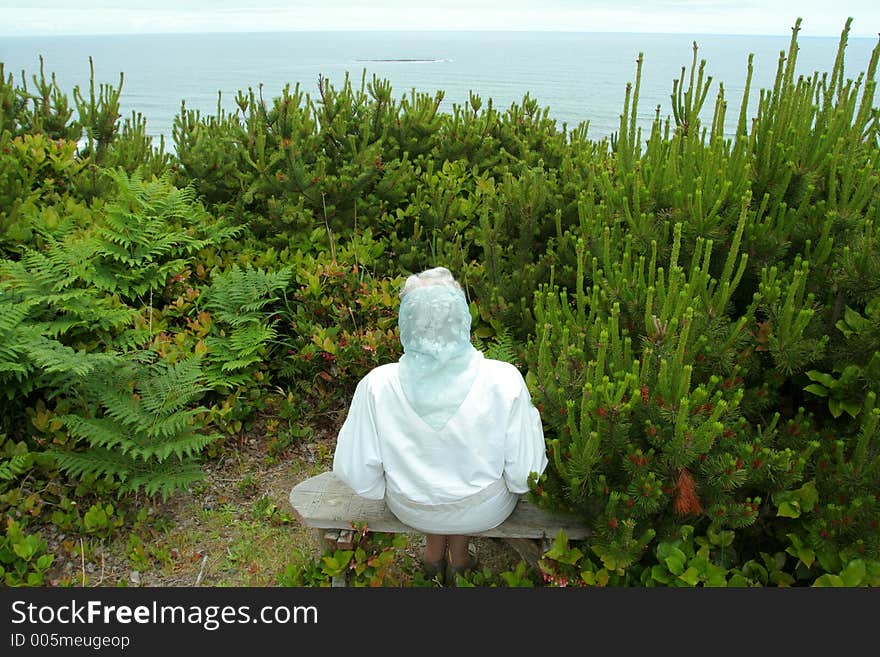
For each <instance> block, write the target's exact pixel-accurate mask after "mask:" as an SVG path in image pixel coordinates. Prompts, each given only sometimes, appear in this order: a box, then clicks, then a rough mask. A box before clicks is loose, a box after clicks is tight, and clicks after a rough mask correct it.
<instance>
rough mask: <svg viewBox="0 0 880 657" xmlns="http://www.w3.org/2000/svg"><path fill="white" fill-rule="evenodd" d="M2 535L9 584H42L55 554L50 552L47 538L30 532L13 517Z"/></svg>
mask: <svg viewBox="0 0 880 657" xmlns="http://www.w3.org/2000/svg"><path fill="white" fill-rule="evenodd" d="M5 524H6V526H5V528H4V529H5V531H4V533H3V534H2V535H0V577H2V578H3V583H4V584H5V585H6V586H42V585H43V583H44V580H45V576H46V571H48V570H49V567H50V566H51V565H52V562H53V561H54V560H55V556H54V555H52V554H49V553H47V552H46V541H45V540H43V539H42V538H40V536H39V534H29V533H26V532H25V531H24V529H23V528H22V527H21V526H20V525H19V524H18V523H17V522H16V521H14V520H12V519H11V518H7V520H6V523H5Z"/></svg>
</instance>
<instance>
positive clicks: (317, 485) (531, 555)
mask: <svg viewBox="0 0 880 657" xmlns="http://www.w3.org/2000/svg"><path fill="white" fill-rule="evenodd" d="M290 505H291V506H292V507H293V511H294V513H295V514H296V516H297V517H298V518H299V520H300V522H302V523H303V524H304V525H306V526H307V527H312V528H314V529H316V530H318V533H319V538H320V539H321V540H322V541H323V543H324V544H325V545H326V546H327V547H330V548H331V549H332V548H339V549H350V548H351V546H352V541H353V539H354V531H353V526H354V524H355V523H357V524H358V525H361V524H365V525H366V527H367V529H368V531H373V532H388V533H393V534H421V533H422V532H419V531H418V530H416V529H413V528H412V527H410V526H408V525H405V524H403V523H402V522H400V520H398V519H397V517H396V516H395V515H394V514H393V513H391V511H389V510H388V507H386V506H385V501H384V500H368V499H366V498H363V497H360V496H359V495H357V494H356V493H355V492H354V491H353V490H352V489H351V488H349V486H348V485H347V484H345V483H343V482H342V481H341V480H339V479H338V478H337V477H336V475H334V474H333V473H332V472H324V473H322V474H319V475H317V476H315V477H311V478H309V479H306V480H305V481H303V482H301V483H299V484H297V485H296V486H294V488H293V490H291V491H290ZM560 529H562V530H563V531H564V532H565V535H566V536H567V537H568V538H569V539H575V540H577V539H582V538H586V537H587V536H589V534H590V530H589V528H588V527H586V526H584V525H583V524H582V523H579V522H578V521H577V520H575V519H572V518H570V517H567V516H564V515H559V514H553V513H550V512H548V511H545V510H543V509H540V508H538V507H537V506H535V505H534V504H532V503H531V502H529V501H528V500H527V499H525V497H521V498H520V500H519V502H518V503H517V505H516V508H515V509H514V510H513V513H511V514H510V516H508V518H507V520H505V521H504V522H503V523H501V524H500V525H498V526H497V527H493V528H492V529H489V530H487V531H484V532H479V533H477V534H473V536H479V537H486V538H498V539H502V540H504V541H505V542H506V543H507V544H508V545H510V546H511V547H512V548H513V549H515V550H516V551H517V553H518V554H519V555H520V556H521V557H522V558H523V559H524V560H526V561H527V562H528V563H530V564H531V565H533V566H534V565H536V564H537V562H538V560H539V559H540V558H541V555H542V554H543V553H544V551H545V550H546V549H547V548H548V547H549V545H550V543H551V542H552V541H553V539H554V538H556V535H557V534H558V533H559V530H560ZM334 584H335V585H338V586H342V585H344V583H341V582H334Z"/></svg>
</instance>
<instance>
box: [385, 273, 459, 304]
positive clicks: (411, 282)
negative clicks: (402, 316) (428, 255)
mask: <svg viewBox="0 0 880 657" xmlns="http://www.w3.org/2000/svg"><path fill="white" fill-rule="evenodd" d="M434 285H445V286H447V287H451V288H453V289H455V290H461V285H460V284H459V283H458V281H457V280H455V277H454V276H453V275H452V272H451V271H449V270H448V269H446V267H433V268H432V269H426V270H425V271H423V272H422V273H420V274H413V275H412V276H410V277H409V278H407V279H406V282H405V283H404V284H403V289H402V290H401V291H400V298H401V299H403V297H404V296H405V295H406V294H407V293H408V292H412V291H413V290H415V289H418V288H420V287H431V286H434Z"/></svg>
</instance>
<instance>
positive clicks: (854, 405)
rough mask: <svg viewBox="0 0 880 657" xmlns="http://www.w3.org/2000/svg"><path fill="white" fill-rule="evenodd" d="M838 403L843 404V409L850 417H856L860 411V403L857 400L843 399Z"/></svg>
mask: <svg viewBox="0 0 880 657" xmlns="http://www.w3.org/2000/svg"><path fill="white" fill-rule="evenodd" d="M840 405H841V406H843V410H845V411H846V412H847V413H849V415H850V417H856V416H857V415H858V414H859V413H860V412H861V411H862V405H861V404H860V403H858V402H854V401H850V400H847V399H844V400H843V401H841V402H840Z"/></svg>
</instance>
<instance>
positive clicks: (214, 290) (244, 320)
mask: <svg viewBox="0 0 880 657" xmlns="http://www.w3.org/2000/svg"><path fill="white" fill-rule="evenodd" d="M291 277H292V272H291V271H290V270H289V269H282V270H279V271H277V272H266V271H263V270H260V269H251V268H245V269H243V268H241V267H239V266H237V265H233V266H232V267H231V268H230V269H229V270H228V271H226V272H223V273H221V274H218V275H217V276H215V277H214V279H213V280H212V281H211V285H210V287H209V288H207V290H206V291H205V294H204V297H203V299H202V304H201V305H202V306H203V307H204V308H205V309H206V310H207V311H208V312H209V313H210V314H211V318H212V320H213V321H212V328H213V334H212V335H209V336H208V337H207V338H206V339H205V345H206V346H207V348H208V353H207V356H206V358H207V361H208V364H207V366H206V367H205V377H206V381H207V383H208V385H209V386H210V387H211V388H214V389H215V390H220V391H227V392H228V391H229V390H231V389H234V388H237V387H239V386H243V385H245V384H247V383H248V382H249V381H250V380H251V379H252V378H253V377H254V375H255V373H256V372H258V371H259V370H260V369H262V368H261V366H263V364H264V363H266V362H267V361H269V360H271V356H270V350H269V347H270V343H271V342H272V341H273V340H274V339H275V338H276V337H277V335H278V333H277V331H276V329H275V326H274V325H275V323H276V321H277V317H278V315H277V311H273V310H272V308H273V306H277V302H278V301H279V300H280V299H281V295H282V294H283V291H284V290H285V289H286V288H287V285H288V283H289V282H290V279H291Z"/></svg>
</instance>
